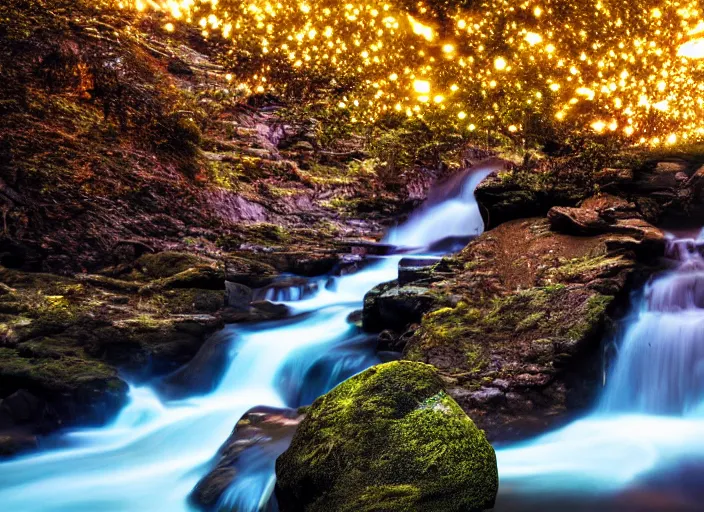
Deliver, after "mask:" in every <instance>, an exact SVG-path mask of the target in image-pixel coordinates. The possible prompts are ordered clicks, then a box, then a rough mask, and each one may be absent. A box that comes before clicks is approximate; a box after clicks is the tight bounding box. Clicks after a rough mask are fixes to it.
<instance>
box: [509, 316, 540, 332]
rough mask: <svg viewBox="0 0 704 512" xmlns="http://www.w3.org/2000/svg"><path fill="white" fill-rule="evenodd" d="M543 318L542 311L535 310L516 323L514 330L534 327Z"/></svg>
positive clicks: (525, 329)
mask: <svg viewBox="0 0 704 512" xmlns="http://www.w3.org/2000/svg"><path fill="white" fill-rule="evenodd" d="M544 318H545V312H544V311H537V312H535V313H531V314H530V315H528V316H526V317H525V318H524V319H523V320H521V321H520V322H518V324H517V325H516V331H519V332H520V331H527V330H529V329H533V328H534V327H536V326H537V325H538V324H539V323H540V321H541V320H543V319H544Z"/></svg>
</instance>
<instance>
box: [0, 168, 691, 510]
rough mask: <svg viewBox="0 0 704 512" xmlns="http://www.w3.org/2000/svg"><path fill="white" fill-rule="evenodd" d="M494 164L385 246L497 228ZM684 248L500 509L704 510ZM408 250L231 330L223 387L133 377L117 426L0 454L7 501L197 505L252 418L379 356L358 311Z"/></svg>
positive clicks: (507, 471)
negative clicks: (184, 394) (178, 389)
mask: <svg viewBox="0 0 704 512" xmlns="http://www.w3.org/2000/svg"><path fill="white" fill-rule="evenodd" d="M490 171H491V167H490V166H487V167H486V168H482V169H479V170H477V171H475V172H473V173H472V174H470V175H468V176H467V177H465V178H464V179H463V181H462V182H461V183H459V185H458V184H457V183H456V184H455V186H454V188H453V190H451V191H450V192H449V196H448V197H445V198H443V200H436V201H430V202H429V204H427V205H426V206H424V207H423V208H421V209H420V210H419V211H418V212H416V214H414V215H413V216H411V218H410V219H409V221H408V222H407V223H406V224H404V225H402V226H399V227H398V228H396V229H394V230H392V231H391V232H390V233H389V234H388V236H387V239H386V242H388V243H390V244H394V245H396V246H402V247H406V248H409V250H415V252H416V253H419V252H420V253H422V252H423V251H424V250H426V252H427V249H428V248H432V247H437V246H438V244H437V243H438V242H440V241H442V240H443V239H448V238H449V239H467V238H469V237H471V236H475V235H478V234H479V233H480V232H481V231H482V229H483V224H482V220H481V217H480V215H479V212H478V209H477V206H476V203H475V201H474V196H473V191H474V188H475V187H476V185H477V184H478V183H479V181H481V180H482V179H483V178H484V177H485V176H486V175H487V174H488V173H489V172H490ZM441 245H442V244H441ZM435 252H436V253H437V250H436V251H435ZM670 253H671V254H670V255H671V256H672V257H673V259H676V260H677V261H679V266H678V268H677V269H675V270H673V271H671V272H670V273H668V274H666V275H664V276H662V277H660V278H658V279H656V280H655V281H654V282H652V283H651V284H650V285H648V287H646V289H645V290H644V291H643V293H642V294H641V295H640V296H639V297H638V298H637V299H636V300H635V302H634V304H635V305H634V308H633V311H632V314H631V316H630V317H629V319H628V321H627V324H626V329H625V334H624V336H623V339H622V340H621V341H620V342H619V343H618V346H619V347H620V353H619V355H618V358H617V361H616V364H615V367H614V369H613V371H612V372H610V375H609V378H608V382H607V387H606V388H605V390H604V393H603V397H602V401H601V403H600V405H599V407H598V408H597V410H596V411H595V412H593V413H592V414H590V415H589V416H587V417H585V418H584V419H581V420H578V421H576V422H574V423H572V424H570V425H568V426H567V427H565V428H563V429H561V430H558V431H556V432H552V433H549V434H546V435H544V436H542V437H540V438H538V439H535V440H533V441H530V442H526V443H523V444H519V445H514V446H510V447H506V448H502V449H499V450H497V456H498V462H499V473H500V478H501V486H500V492H499V497H498V500H497V505H496V510H498V511H502V512H513V511H516V512H518V511H525V512H538V511H540V512H546V511H554V512H558V511H560V512H561V511H564V510H571V511H593V510H600V511H604V512H608V511H614V512H615V511H619V512H621V511H633V512H636V511H637V512H642V511H665V510H667V511H670V510H672V511H680V510H682V511H685V510H703V509H704V506H702V505H701V504H702V503H704V492H703V491H700V490H699V489H700V488H701V487H703V486H701V485H697V484H702V483H704V259H703V258H702V257H701V255H700V253H699V249H698V247H697V243H696V242H695V241H694V240H685V239H673V240H672V242H671V244H670ZM400 258H401V256H389V257H386V258H380V259H378V261H375V262H373V263H371V264H369V265H368V266H367V267H366V268H365V269H364V270H362V271H360V272H358V273H356V274H354V275H348V276H344V277H338V278H332V279H331V281H330V284H329V285H328V286H325V287H321V289H320V291H318V292H317V293H316V294H315V295H313V296H312V297H308V298H304V299H303V300H298V301H291V302H286V304H287V305H288V306H289V307H290V308H291V310H292V313H293V315H292V318H289V319H287V320H284V321H278V322H268V323H263V324H255V325H230V326H228V327H226V328H225V331H224V333H225V335H226V336H228V339H229V340H230V362H229V366H228V368H227V370H226V372H225V375H224V376H223V378H222V380H221V381H220V384H219V385H218V386H217V388H216V389H215V390H214V391H213V392H211V393H209V394H207V395H204V396H198V397H192V398H188V399H183V400H176V401H165V400H163V399H160V398H159V396H158V395H157V394H156V392H155V391H154V390H152V389H151V388H150V387H132V388H131V391H130V402H129V404H128V405H127V406H126V407H125V408H124V410H123V411H122V412H121V413H120V415H119V416H118V417H117V418H116V420H115V421H114V422H113V423H112V424H110V425H108V426H105V427H102V428H97V429H86V430H77V431H73V432H69V433H65V434H63V435H61V436H59V437H58V438H56V439H54V440H53V441H50V443H48V444H51V442H53V444H54V447H53V448H52V447H50V446H47V447H46V448H45V450H44V451H43V452H40V453H38V454H33V455H29V456H25V457H21V458H18V459H15V460H12V461H9V462H6V463H3V464H0V510H2V511H3V512H59V511H60V512H95V511H105V512H112V511H119V512H162V511H163V512H167V511H168V512H178V511H189V510H192V508H191V505H189V503H188V499H187V497H188V495H189V493H190V492H191V490H192V489H193V488H194V486H195V485H196V483H197V482H198V481H199V480H200V479H201V478H202V477H203V476H204V475H205V474H206V473H207V472H208V471H209V470H210V468H211V466H212V459H213V456H214V454H215V453H216V452H217V450H218V448H219V447H220V446H221V445H222V443H223V442H224V441H225V440H226V439H227V438H228V436H229V435H230V433H231V431H232V428H233V426H234V425H235V424H236V422H237V421H238V420H239V419H240V417H241V416H242V415H243V414H244V413H245V412H247V411H248V410H250V409H251V408H253V407H255V406H259V405H266V406H271V407H297V406H299V405H303V404H307V403H310V402H312V400H314V399H315V398H316V397H317V396H319V395H320V394H322V393H325V392H327V391H328V390H329V389H331V388H332V387H334V386H335V385H337V384H338V383H340V382H342V381H343V380H344V379H346V378H349V377H350V376H352V375H354V374H355V373H357V372H359V371H362V370H363V369H365V368H367V367H369V366H372V365H374V364H377V363H379V360H378V359H377V356H376V354H375V351H374V343H373V341H370V340H369V337H368V336H365V335H364V334H363V333H362V332H360V330H359V329H358V328H357V327H355V326H354V325H353V324H352V323H350V321H349V320H348V317H349V315H350V314H351V313H353V312H354V311H357V310H359V309H361V305H362V300H363V297H364V295H365V293H366V292H367V291H369V290H370V289H371V288H372V287H374V286H375V285H377V284H379V283H382V282H385V281H389V280H392V279H394V278H395V277H396V275H397V269H398V262H399V260H400ZM283 448H284V447H281V449H283ZM254 454H255V455H256V452H254ZM273 461H274V458H272V457H269V458H267V457H262V458H259V459H258V460H256V457H254V458H253V459H252V460H248V461H246V462H247V464H246V465H245V466H244V470H243V471H241V472H240V473H239V476H238V478H237V480H236V481H235V482H234V483H233V485H231V486H230V488H229V489H228V490H227V491H226V493H225V494H224V495H223V498H222V501H221V505H222V506H223V508H225V509H227V510H230V509H232V508H233V507H234V508H235V509H236V510H238V511H241V512H256V511H259V510H263V509H264V508H265V506H266V504H267V502H268V501H269V497H270V496H271V493H272V490H273V484H274V473H273Z"/></svg>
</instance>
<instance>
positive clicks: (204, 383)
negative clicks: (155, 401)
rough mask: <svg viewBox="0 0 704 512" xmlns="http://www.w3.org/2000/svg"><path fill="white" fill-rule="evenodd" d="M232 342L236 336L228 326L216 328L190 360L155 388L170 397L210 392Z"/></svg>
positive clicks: (222, 372)
mask: <svg viewBox="0 0 704 512" xmlns="http://www.w3.org/2000/svg"><path fill="white" fill-rule="evenodd" d="M235 342H236V337H235V335H234V333H233V332H232V331H230V330H229V329H223V330H221V331H218V332H217V333H215V334H214V335H212V336H210V337H209V338H208V339H207V340H206V342H205V343H204V344H203V346H202V347H201V348H200V350H198V353H197V354H196V355H195V356H194V357H193V359H191V360H190V361H189V362H188V363H186V364H185V365H183V366H182V367H181V368H179V369H178V370H176V371H175V372H173V373H171V374H170V375H167V376H166V377H164V378H162V379H160V380H159V381H158V382H157V384H156V387H157V389H158V390H159V392H160V393H161V394H162V395H163V396H165V397H167V398H169V399H179V398H183V397H186V396H191V395H199V394H205V393H209V392H211V391H213V390H214V389H215V388H216V387H217V385H218V384H219V383H220V380H221V379H222V376H223V375H224V373H225V370H227V365H228V363H229V361H230V360H231V357H232V356H231V354H230V352H231V350H232V348H233V346H234V344H235Z"/></svg>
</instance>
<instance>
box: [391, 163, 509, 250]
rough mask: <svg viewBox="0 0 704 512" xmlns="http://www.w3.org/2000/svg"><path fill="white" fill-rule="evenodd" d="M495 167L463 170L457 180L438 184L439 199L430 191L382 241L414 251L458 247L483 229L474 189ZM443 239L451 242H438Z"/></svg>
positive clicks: (493, 165) (436, 194)
mask: <svg viewBox="0 0 704 512" xmlns="http://www.w3.org/2000/svg"><path fill="white" fill-rule="evenodd" d="M496 168H497V166H496V164H487V165H485V166H483V167H480V168H478V169H472V170H469V171H467V173H466V174H465V175H464V176H462V177H461V179H460V178H459V177H458V178H456V179H454V180H451V182H449V183H448V184H447V185H446V187H441V188H443V189H445V190H444V192H446V194H447V195H443V197H442V200H437V197H439V194H438V191H435V193H431V196H430V200H429V201H428V202H427V203H426V204H425V205H423V206H422V207H421V208H420V209H419V210H418V211H417V212H415V213H414V214H412V215H411V217H410V218H409V219H408V221H407V222H406V223H405V224H404V225H402V226H400V227H398V228H397V229H394V230H392V231H391V232H390V233H389V234H388V235H387V237H386V238H385V239H384V242H385V243H388V244H392V245H395V246H398V247H407V248H411V249H416V250H423V249H426V250H427V249H429V250H430V251H431V252H448V250H447V249H449V251H452V250H455V249H461V248H462V247H464V245H465V244H466V242H467V241H468V240H469V239H470V238H472V237H475V236H478V235H480V234H481V233H482V231H484V221H483V220H482V217H481V214H480V212H479V208H478V206H477V202H476V200H475V199H474V190H475V189H476V188H477V185H479V183H481V181H482V180H483V179H484V178H486V177H487V176H488V175H489V174H491V173H492V172H493V171H495V170H496ZM444 240H449V241H450V242H451V243H450V244H449V245H447V246H445V245H443V244H442V243H441V242H442V241H444ZM463 242H464V243H463ZM443 249H446V250H444V251H443Z"/></svg>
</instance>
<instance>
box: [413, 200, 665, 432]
mask: <svg viewBox="0 0 704 512" xmlns="http://www.w3.org/2000/svg"><path fill="white" fill-rule="evenodd" d="M608 204H611V203H610V202H609V201H597V200H594V201H592V202H589V203H587V205H591V207H592V208H593V209H592V210H590V211H589V213H588V214H585V215H582V213H583V212H582V211H579V212H577V213H578V215H577V217H578V218H587V217H589V218H600V217H599V210H598V207H602V206H603V207H605V206H606V205H608ZM612 206H613V204H612ZM616 206H617V207H626V210H627V209H628V208H627V205H623V203H621V202H616ZM614 215H615V219H614V220H603V225H602V224H601V222H602V221H599V222H600V224H599V226H601V227H600V228H599V230H600V231H599V230H597V229H594V231H592V232H591V235H590V236H587V235H584V234H582V235H580V236H576V235H572V234H566V233H563V232H556V231H554V230H552V229H551V227H553V226H552V224H551V222H550V221H548V220H547V219H541V218H533V219H527V220H517V221H512V222H508V223H505V224H502V225H501V226H499V227H498V228H496V229H494V230H492V231H489V232H486V233H484V234H483V235H482V236H480V237H479V238H478V239H476V240H474V241H473V242H471V243H470V244H469V245H468V246H467V248H465V250H464V251H462V252H461V253H459V254H458V255H456V256H453V257H451V258H447V259H446V263H445V264H446V265H447V267H448V268H449V269H452V272H446V273H445V278H444V280H443V281H440V282H437V283H435V284H434V285H433V287H434V288H433V289H434V293H435V295H436V296H438V297H443V296H444V297H446V299H445V304H446V307H441V308H439V309H437V308H435V309H434V310H433V311H432V312H429V313H427V314H426V315H425V316H424V317H423V320H422V322H421V325H420V327H419V328H418V329H417V330H416V331H415V333H414V334H413V336H412V337H411V339H410V340H409V341H408V343H407V344H406V346H405V349H404V358H405V359H409V360H414V361H421V362H425V363H429V364H432V365H434V366H435V367H437V368H438V371H439V373H440V375H441V376H442V377H443V379H444V381H445V382H446V383H447V385H448V388H449V393H450V394H451V395H452V396H453V397H454V398H455V399H456V400H457V402H458V403H459V404H460V405H461V406H462V407H463V408H464V410H465V411H468V413H469V414H470V415H471V416H472V418H474V420H475V421H476V422H477V424H478V425H479V426H480V427H481V428H484V429H486V430H487V432H488V435H489V437H490V439H496V440H500V439H512V438H516V437H522V436H524V435H528V434H532V433H534V432H536V431H540V430H543V429H545V428H546V427H548V426H550V425H551V424H553V423H554V422H556V421H559V420H560V419H561V418H564V416H565V415H566V414H568V413H569V412H570V411H572V410H579V409H582V408H585V407H587V406H589V405H590V403H591V400H592V399H593V398H594V396H595V394H596V393H597V391H598V389H599V386H600V376H601V374H600V368H601V367H600V362H599V361H600V359H599V355H600V351H599V347H600V342H601V339H602V337H603V335H604V333H605V331H606V330H607V329H608V328H609V326H610V322H611V318H612V317H613V315H614V314H615V313H616V311H617V309H618V307H619V304H620V303H621V301H623V300H625V298H626V297H627V295H628V291H629V289H630V287H631V284H630V283H631V282H633V281H635V280H637V278H638V275H639V272H640V271H641V270H643V269H644V265H645V260H644V258H647V257H650V258H652V259H654V260H656V259H657V258H658V256H659V255H660V254H662V249H661V247H662V245H658V244H660V243H661V242H662V241H663V239H662V234H661V233H660V232H659V231H658V230H656V229H655V228H653V227H652V226H651V225H649V224H647V222H645V221H644V220H642V219H638V218H635V219H633V218H619V214H618V209H617V210H616V213H615V214H614ZM590 216H591V217H590ZM585 222H586V221H585ZM567 231H570V230H567ZM658 247H660V249H658ZM441 302H442V301H439V302H438V303H441Z"/></svg>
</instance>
